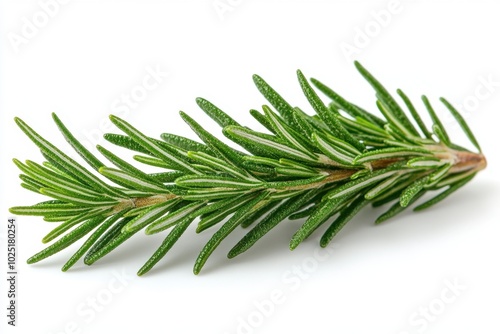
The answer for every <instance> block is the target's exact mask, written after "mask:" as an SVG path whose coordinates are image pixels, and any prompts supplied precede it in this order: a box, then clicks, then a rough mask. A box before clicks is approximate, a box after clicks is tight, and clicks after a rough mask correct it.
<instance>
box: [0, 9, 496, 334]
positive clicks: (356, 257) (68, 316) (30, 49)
mask: <svg viewBox="0 0 500 334" xmlns="http://www.w3.org/2000/svg"><path fill="white" fill-rule="evenodd" d="M48 2H49V1H48V0H41V1H40V2H37V1H2V4H1V7H0V13H1V18H0V20H1V32H0V35H1V39H0V43H1V45H0V50H1V51H0V52H1V55H0V66H1V68H0V80H1V82H0V109H1V112H0V115H1V116H0V117H1V131H0V133H1V149H0V154H1V162H0V166H1V173H0V175H1V182H0V184H1V208H0V219H1V221H2V230H1V232H2V240H1V242H2V247H0V248H1V249H2V250H1V254H0V258H1V262H0V263H1V268H2V272H6V265H5V263H6V257H7V256H6V250H5V249H6V247H5V225H6V221H7V218H8V217H10V216H11V215H10V213H9V212H8V208H9V207H11V206H14V205H28V204H32V203H36V202H37V201H40V200H42V198H41V197H38V196H35V195H34V194H32V193H30V192H28V191H27V190H24V189H22V188H21V187H20V186H19V183H20V180H19V179H18V178H17V175H18V174H19V171H18V170H17V169H16V168H15V166H14V165H13V164H12V162H11V159H12V158H14V157H17V158H19V159H21V160H25V159H32V160H35V161H38V162H41V161H43V160H42V157H41V156H40V154H39V152H38V150H37V149H36V148H35V146H34V145H32V144H31V142H29V140H28V139H27V138H26V137H25V136H24V135H23V134H22V133H21V131H20V130H19V129H18V128H17V127H16V126H15V124H14V122H13V117H14V116H19V117H21V118H23V119H24V120H25V121H26V122H28V123H29V124H30V125H32V126H33V127H34V128H35V129H36V130H37V131H39V132H40V133H42V134H43V135H44V136H46V137H47V138H49V139H50V140H51V141H53V142H54V143H56V144H57V145H61V146H62V147H64V149H65V150H66V151H67V152H71V151H70V149H69V147H68V146H67V145H66V143H65V142H64V140H63V139H62V137H61V136H60V135H59V134H58V132H57V130H56V127H55V125H54V124H53V123H52V121H51V116H50V113H52V112H56V113H57V114H58V115H59V116H60V117H61V119H62V120H63V121H64V122H66V124H67V126H68V127H69V128H70V129H72V130H73V131H74V133H75V134H76V135H77V137H78V138H80V139H82V140H87V141H89V142H90V141H92V140H93V141H94V143H99V144H103V145H104V146H105V147H107V148H112V147H113V146H112V145H111V144H108V143H105V142H104V141H103V140H98V139H97V138H99V137H98V135H99V133H100V132H102V131H103V130H104V131H111V132H113V131H114V132H117V130H115V129H113V128H112V127H110V128H109V129H107V128H106V127H107V126H108V125H107V124H106V117H107V115H108V114H110V113H117V114H119V115H120V116H122V117H124V118H125V119H126V120H128V121H130V122H131V123H132V124H134V125H135V126H137V127H138V128H139V129H142V130H144V131H145V132H147V133H148V134H150V135H152V136H159V134H160V133H162V132H173V133H177V134H181V135H185V136H189V137H193V135H192V134H191V132H190V131H189V129H188V127H187V126H186V125H185V124H183V123H182V121H181V120H180V117H179V116H178V113H177V112H178V111H179V110H181V109H182V110H184V111H186V112H188V113H189V114H190V115H192V116H194V117H195V118H197V119H199V120H200V121H201V122H202V124H204V125H205V126H206V127H207V129H211V130H213V131H218V129H217V127H216V126H215V125H214V124H213V123H212V122H211V121H210V120H209V119H208V117H206V116H205V115H203V114H202V112H201V111H200V110H199V109H198V107H197V106H196V104H195V102H194V98H195V97H197V96H203V97H205V98H207V99H209V100H211V101H212V102H214V103H215V104H216V105H218V106H220V107H221V108H222V109H223V110H225V111H227V112H229V113H230V114H231V115H232V116H234V118H236V119H237V120H238V121H240V122H241V123H244V124H249V125H252V126H256V125H255V124H256V122H255V121H253V120H251V118H250V116H249V115H248V110H249V109H250V108H260V106H261V105H262V104H263V103H265V100H264V98H263V97H261V96H260V95H259V93H258V91H257V90H256V89H255V88H254V86H253V83H252V79H251V75H252V74H253V73H258V74H260V75H261V76H263V77H264V78H265V79H266V80H267V81H268V82H270V83H271V84H272V85H273V86H274V87H275V88H276V89H277V90H278V91H279V92H281V93H282V95H284V96H285V97H286V98H287V99H288V100H289V101H290V102H291V104H293V105H299V106H301V107H302V108H304V109H306V110H308V111H309V112H310V108H309V107H308V106H307V102H306V100H305V98H304V97H303V96H302V94H301V91H300V88H299V86H298V84H297V82H296V76H295V70H296V69H297V68H300V69H302V70H303V72H304V73H305V74H306V76H308V77H311V76H313V77H316V78H318V79H320V80H322V81H324V82H325V83H327V84H330V85H331V86H333V87H334V88H335V89H336V90H337V91H339V92H340V93H342V94H343V95H344V96H345V97H347V98H349V99H351V100H354V101H355V102H356V103H358V104H360V105H362V106H365V107H366V108H369V109H370V110H374V98H373V92H372V90H371V88H370V87H369V86H368V85H367V84H366V83H365V82H364V81H363V80H362V78H361V77H360V75H359V74H358V73H357V72H356V70H355V68H354V66H353V65H352V60H353V59H358V60H360V61H361V62H362V63H363V64H364V65H365V66H366V67H367V68H368V69H369V70H370V71H372V72H373V73H374V74H375V75H376V76H377V77H378V78H379V79H380V80H381V81H382V82H383V83H384V84H385V85H386V86H387V87H388V88H389V89H390V90H391V91H394V90H395V89H396V88H398V87H401V88H403V89H405V91H406V93H407V94H409V95H410V97H411V98H412V99H413V100H414V102H415V103H416V104H417V106H418V108H419V109H420V110H422V104H421V103H420V102H419V99H420V95H421V94H424V93H425V94H427V95H428V96H429V98H430V99H431V101H433V102H434V105H435V107H436V109H438V111H439V113H440V114H441V115H442V117H443V119H444V123H445V125H447V127H448V128H449V132H450V134H451V135H452V136H453V138H455V139H457V141H458V142H460V141H462V140H463V139H464V137H463V135H462V134H461V132H460V130H459V128H458V127H457V125H456V124H455V123H454V122H453V121H452V120H450V118H449V117H448V116H446V114H445V113H444V109H443V107H442V106H441V105H440V104H439V102H438V101H437V98H438V97H439V96H445V97H447V98H448V99H449V100H450V101H451V102H453V103H455V104H458V105H460V104H464V103H465V106H464V107H463V108H462V110H463V111H464V115H465V117H466V119H467V121H468V122H469V124H470V126H471V128H472V129H473V130H475V133H476V135H477V137H478V140H479V141H480V143H481V144H482V146H483V151H484V152H485V155H486V156H487V158H488V163H489V165H488V168H487V169H486V170H485V171H484V172H482V173H481V174H479V175H478V176H477V178H476V179H475V180H474V181H473V182H471V183H470V184H469V185H467V187H465V188H464V189H461V190H460V191H459V192H458V193H456V194H454V195H453V196H452V197H450V198H449V199H447V200H446V201H445V202H442V203H441V204H439V205H437V206H435V207H433V208H432V209H429V210H427V211H424V212H420V213H413V212H411V211H408V212H407V213H405V214H402V215H401V216H399V217H397V218H395V219H393V220H391V221H389V222H387V223H385V224H383V225H381V226H373V224H372V222H373V221H374V219H375V217H376V216H377V214H380V212H381V211H380V210H373V209H371V208H367V209H366V210H365V211H363V212H362V213H361V214H359V216H358V217H356V218H355V219H354V220H353V221H352V222H351V223H350V224H349V225H348V226H347V227H346V228H345V229H344V230H343V231H342V232H341V233H340V234H339V235H338V236H337V238H336V239H335V240H334V242H333V249H332V251H331V254H329V255H328V256H325V254H324V253H317V252H318V249H319V246H318V243H317V239H318V235H315V236H314V237H312V238H311V239H310V240H307V241H306V242H305V243H303V244H302V245H301V246H300V247H298V248H297V249H296V250H295V251H294V252H290V251H289V250H288V241H289V238H290V237H291V235H292V234H293V233H294V231H295V230H296V229H297V228H298V226H300V223H301V222H300V221H293V222H284V223H282V224H281V225H282V226H279V227H278V228H277V229H276V230H274V231H273V232H272V233H270V234H269V235H268V236H267V237H266V238H265V239H263V240H262V241H261V242H259V243H258V244H257V245H256V247H255V249H251V250H250V251H248V253H246V254H244V255H242V256H240V257H239V258H236V259H233V260H228V259H227V258H226V256H225V255H226V253H227V251H228V250H229V249H230V248H231V247H232V246H233V245H234V243H235V242H236V241H237V240H239V238H240V237H241V236H242V235H243V234H244V233H245V232H244V231H242V230H236V231H235V232H234V233H233V234H234V235H232V236H230V237H228V238H227V239H226V240H225V241H224V242H223V243H222V244H221V246H220V247H219V249H217V250H216V252H215V253H214V254H213V256H212V257H211V258H210V259H209V261H208V262H207V264H206V266H205V268H204V270H203V271H202V273H201V274H200V275H199V276H195V275H193V274H192V264H193V262H194V260H195V258H196V255H197V252H198V251H199V250H200V249H201V247H202V246H203V244H204V243H205V242H206V240H208V238H209V237H210V236H211V234H212V233H213V232H212V230H209V231H206V232H204V233H202V234H200V235H197V234H195V232H194V229H190V230H188V231H187V232H186V234H185V235H184V237H183V238H182V239H181V240H180V241H179V243H178V244H176V245H175V247H174V248H173V249H172V250H171V252H170V253H169V254H168V256H167V257H165V258H164V260H163V261H162V262H161V263H160V264H159V265H158V266H157V267H156V268H155V269H154V270H153V271H151V272H150V274H148V275H147V276H145V277H141V278H139V277H136V276H135V272H136V270H137V269H138V268H139V267H140V266H141V265H142V264H143V262H144V261H145V260H146V259H147V258H148V257H149V256H150V254H151V253H152V252H153V251H154V250H155V249H156V247H157V245H158V243H160V242H161V240H162V238H163V236H164V235H155V236H152V237H146V236H143V235H137V236H135V237H134V238H133V239H131V240H130V241H128V242H127V243H126V244H124V245H122V246H121V247H120V249H118V250H117V251H116V252H114V253H112V254H110V255H109V256H108V257H106V258H105V259H103V260H101V261H99V262H97V263H96V264H95V265H94V266H92V267H86V266H84V265H82V264H81V263H78V264H77V265H76V266H75V267H74V268H73V269H72V270H70V271H69V272H68V273H62V272H61V271H60V269H59V268H60V267H61V266H62V264H63V263H64V262H65V261H66V259H67V258H69V257H70V256H71V254H72V252H74V251H75V250H76V249H77V247H79V245H75V246H74V247H71V248H69V249H66V250H65V251H63V252H61V253H60V254H57V255H55V256H53V257H51V258H49V259H47V260H45V261H43V262H41V263H39V264H36V265H30V266H28V265H26V264H25V261H26V259H27V258H28V257H29V256H31V255H33V254H34V253H35V252H37V251H39V250H40V249H42V247H43V244H42V243H41V242H40V240H41V238H42V237H43V236H44V235H45V234H46V233H47V232H48V231H49V230H50V229H52V228H53V227H54V225H53V224H51V223H46V222H44V221H43V220H42V219H39V218H36V217H34V218H33V217H17V221H18V225H19V229H18V240H17V241H18V262H19V265H18V269H19V284H18V287H17V288H18V327H16V328H11V327H10V326H6V320H7V319H6V317H5V313H6V310H5V307H6V291H7V287H6V284H5V280H4V279H2V285H1V287H0V288H1V290H0V296H1V299H0V305H1V309H2V314H1V316H0V319H2V320H1V325H2V327H4V328H6V329H7V330H8V333H110V332H146V333H165V332H167V331H168V332H170V333H285V332H289V333H299V332H306V331H307V332H321V333H372V334H374V333H384V334H388V333H389V334H391V333H394V334H401V333H411V334H413V333H422V332H425V333H472V332H475V333H499V332H500V323H499V322H498V314H500V302H499V299H500V287H499V282H500V272H499V271H498V254H500V243H499V242H498V236H499V235H500V227H499V224H498V223H499V209H498V208H499V205H498V198H499V186H500V180H499V175H500V173H499V172H500V171H499V169H498V164H499V154H498V124H499V123H498V122H497V121H496V120H498V112H500V84H499V81H500V65H499V60H500V48H499V44H498V32H499V31H500V20H498V13H499V12H500V6H499V5H498V2H496V3H495V2H494V1H401V2H400V3H399V5H398V3H396V5H395V6H393V5H390V4H389V2H388V1H288V2H287V1H245V0H241V1H235V0H232V1H229V0H221V1H220V2H214V1H213V0H204V1H163V2H162V1H126V2H124V1H99V2H98V1H76V0H74V1H71V2H69V3H67V4H60V5H58V7H57V8H55V7H53V6H52V7H51V10H52V11H53V13H52V14H53V15H52V17H50V18H49V19H48V21H47V22H43V16H44V14H43V12H41V11H42V10H43V9H42V5H41V4H45V3H48ZM214 4H218V5H219V6H220V7H219V10H217V9H216V7H215V6H214ZM224 5H226V7H224V8H225V9H224V8H223V6H224ZM227 6H228V7H227ZM388 9H390V10H391V11H392V13H391V14H390V15H389V16H387V15H385V14H384V13H387V12H388ZM224 10H225V11H224ZM40 13H42V14H40ZM377 13H378V15H377ZM381 13H382V14H381ZM389 13H390V12H389ZM376 16H378V17H379V21H380V20H382V21H380V22H381V23H377V21H376ZM36 20H39V21H36ZM34 21H35V23H36V24H37V25H38V26H39V27H36V26H35V29H36V30H35V31H33V30H32V31H31V35H30V34H28V35H26V34H27V33H28V30H29V29H28V28H27V27H26V25H28V24H29V23H27V22H31V23H33V22H34ZM42 25H43V26H42ZM26 29H28V30H26ZM367 30H368V33H369V36H367V37H366V36H364V38H363V36H362V34H364V33H362V31H367ZM360 31H361V32H360ZM23 33H24V34H25V35H23ZM347 45H351V47H352V48H356V49H351V51H353V52H354V51H355V53H353V54H351V55H347V56H346V54H345V52H343V51H342V47H344V48H346V47H347ZM148 69H149V71H151V69H157V70H159V71H161V72H168V75H166V76H165V77H161V78H160V81H161V82H160V83H159V84H158V85H157V87H156V88H154V89H152V90H150V91H147V96H144V99H143V100H142V101H139V102H137V104H134V108H128V109H127V108H123V106H124V104H123V102H121V99H122V97H123V94H131V93H132V92H134V91H139V90H140V89H141V88H140V86H141V85H142V82H143V80H144V78H146V77H147V75H148ZM487 80H490V85H485V83H484V82H485V81H487ZM150 82H152V81H150ZM138 87H139V88H138ZM132 102H134V101H132ZM119 106H121V109H117V108H118V107H119ZM93 136H95V137H93ZM89 138H90V140H89ZM193 138H194V137H193ZM462 142H463V143H464V144H467V143H466V142H465V141H462ZM94 152H95V151H94ZM71 154H72V156H74V154H73V153H72V152H71ZM193 227H194V226H193ZM320 255H321V257H318V256H320ZM293 268H295V271H292V270H294V269H293ZM297 268H298V269H297ZM299 269H300V270H302V271H303V272H304V273H306V274H302V276H301V275H299V274H297V272H298V271H297V270H299ZM117 275H118V276H120V277H121V279H122V280H121V281H117V280H116V276H117ZM2 277H4V276H3V275H2ZM450 284H458V285H459V286H460V287H459V288H458V290H457V291H456V292H455V293H454V292H453V291H452V290H449V288H448V286H449V285H450ZM442 293H444V295H442ZM279 294H281V298H280V299H279V303H276V301H275V303H274V304H273V305H272V306H271V305H270V303H271V302H269V300H270V298H271V295H273V296H274V295H279ZM274 297H275V296H274ZM93 299H95V300H97V302H96V303H97V304H96V305H95V307H96V309H93V308H92V306H91V303H92V300H93ZM257 305H264V306H265V308H266V309H265V310H264V311H262V310H261V309H259V306H257ZM443 305H444V307H440V306H443ZM429 307H430V310H429V311H428V312H429V315H428V318H425V317H424V316H423V315H422V314H423V312H425V310H426V309H429ZM97 310H98V311H97ZM412 319H413V320H412ZM426 319H428V320H426ZM431 319H432V320H431ZM7 327H8V328H7Z"/></svg>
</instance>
